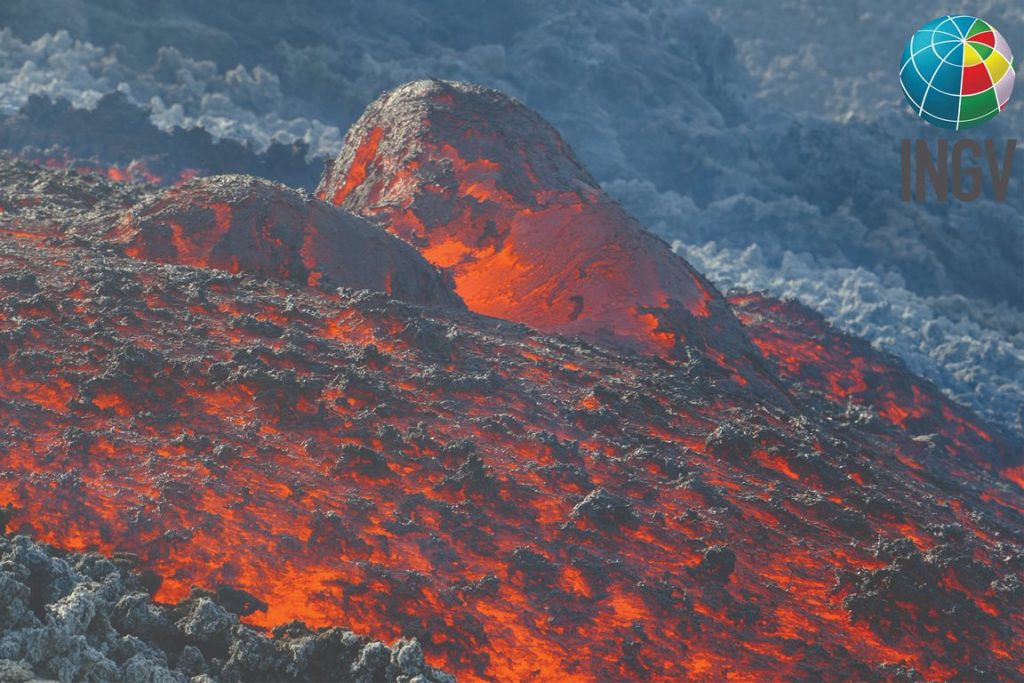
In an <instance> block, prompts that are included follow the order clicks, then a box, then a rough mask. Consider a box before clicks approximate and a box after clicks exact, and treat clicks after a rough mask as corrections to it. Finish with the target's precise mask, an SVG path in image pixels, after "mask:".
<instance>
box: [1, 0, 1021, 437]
mask: <svg viewBox="0 0 1024 683" xmlns="http://www.w3.org/2000/svg"><path fill="white" fill-rule="evenodd" d="M700 6H701V3H698V4H696V5H694V6H679V4H678V3H674V2H665V1H661V0H657V1H653V2H643V3H641V2H633V3H613V2H593V3H586V5H585V6H583V7H578V6H576V4H575V3H570V2H561V3H551V2H544V3H541V2H524V3H516V4H515V7H514V8H513V7H511V6H508V5H501V4H491V3H488V4H486V5H480V4H478V3H469V2H463V1H460V0H445V1H443V2H427V1H426V0H421V1H417V2H407V1H402V2H396V1H392V2H380V3H375V4H374V5H373V7H350V8H337V7H336V6H334V5H331V6H323V7H320V6H317V5H315V4H313V5H308V6H304V7H303V8H302V9H301V10H297V11H292V8H290V7H289V8H288V9H285V6H283V5H278V4H275V3H232V2H223V3H216V4H213V3H201V4H197V3H190V2H184V1H181V0H179V1H178V2H172V3H163V4H161V5H160V6H159V7H154V6H153V5H151V4H149V3H139V2H127V1H125V2H114V1H113V0H100V1H96V2H84V1H82V0H67V1H61V2H57V1H56V0H41V1H40V2H29V1H28V0H12V1H11V2H7V3H4V6H3V7H2V8H0V23H2V24H3V25H5V26H7V27H8V29H7V30H5V31H3V32H0V74H2V75H3V78H5V79H6V82H5V83H4V84H3V85H0V108H3V109H4V111H5V112H7V113H8V114H9V116H13V117H15V119H16V120H14V119H12V121H11V122H10V123H9V124H8V126H7V129H8V130H12V129H17V130H18V131H19V132H18V135H17V136H7V138H8V139H10V140H12V142H11V143H10V144H12V145H31V146H33V147H35V148H44V149H45V148H47V147H49V146H50V145H53V144H61V143H64V144H66V143H68V142H74V141H67V140H63V141H61V140H57V139H55V136H54V135H53V134H52V133H51V132H47V131H42V130H36V131H33V130H26V129H25V128H24V123H25V122H24V116H22V117H20V118H18V114H17V113H16V112H17V110H18V108H19V107H23V106H28V105H27V101H28V100H27V98H28V97H29V96H30V95H31V94H32V93H38V94H40V95H44V96H46V97H49V98H57V99H59V98H61V97H65V98H68V99H70V100H71V102H72V103H73V104H74V105H75V106H78V107H88V106H93V105H94V104H97V103H100V104H98V105H97V106H99V107H100V108H103V107H106V108H108V109H116V108H117V107H116V106H115V105H114V104H113V103H112V102H110V101H105V100H103V99H102V98H103V95H104V94H105V93H113V92H115V91H119V92H121V93H123V95H122V96H123V97H125V98H127V100H128V101H130V102H134V103H136V104H137V105H138V106H140V107H143V108H144V109H145V110H146V111H147V112H148V113H149V114H150V115H151V117H152V119H153V122H154V124H155V125H156V126H157V127H158V128H161V129H164V130H178V128H176V127H186V128H188V127H194V126H197V127H199V129H201V130H202V131H205V132H208V134H210V135H212V136H213V138H218V139H223V140H224V143H223V144H227V143H229V142H231V141H232V140H243V141H247V142H248V143H249V144H250V145H251V148H250V150H251V151H250V150H246V151H245V152H244V153H243V152H240V151H238V150H236V149H233V148H229V147H230V145H229V147H225V148H224V149H221V150H218V149H216V146H213V147H210V148H209V149H207V148H206V147H203V149H202V150H201V152H202V153H201V154H200V155H199V157H200V159H199V160H196V161H193V162H192V165H193V166H197V167H206V168H208V169H210V170H211V171H213V172H228V171H234V172H249V173H257V174H260V175H267V172H268V171H269V173H271V174H275V173H276V174H279V175H276V176H273V177H277V178H278V179H282V180H286V181H288V182H289V183H292V184H294V183H295V182H296V181H299V180H301V179H303V178H306V179H310V178H313V177H315V176H316V175H318V170H319V169H318V168H315V169H314V170H313V171H309V172H307V171H303V170H302V169H301V166H297V165H295V163H294V159H295V157H294V154H293V153H292V152H288V151H287V150H286V149H285V147H286V146H287V145H288V144H290V143H291V142H293V141H299V144H300V146H301V149H300V151H299V152H298V154H299V156H301V155H302V154H305V153H307V152H308V153H309V155H310V156H311V158H322V157H329V156H333V155H334V154H335V153H336V152H337V149H338V148H339V147H340V144H341V131H342V130H344V129H345V128H346V127H347V126H348V125H349V124H350V123H351V122H352V121H354V120H355V119H356V117H357V116H358V115H359V113H360V112H361V111H362V108H363V106H364V105H365V103H366V102H369V101H371V100H372V99H374V97H376V96H377V94H378V93H379V92H380V91H381V90H382V89H384V88H388V87H391V86H394V85H397V84H398V83H401V82H404V81H407V80H411V79H413V78H417V77H443V78H453V79H461V80H469V81H473V82H477V83H481V84H484V85H490V86H493V87H497V88H499V89H501V90H503V91H505V92H509V93H511V94H513V95H516V96H517V97H519V98H520V99H521V100H523V101H524V102H525V103H526V104H528V105H529V106H531V107H533V108H535V109H537V110H538V111H540V112H541V113H542V114H543V115H544V116H545V117H546V118H547V119H548V120H550V121H551V122H552V123H554V124H555V125H556V127H558V128H559V129H560V130H561V131H562V132H563V133H564V135H565V136H566V138H567V140H568V142H569V143H570V144H571V145H572V146H573V148H574V149H576V150H577V152H578V153H579V155H580V157H581V159H582V161H583V162H584V163H585V164H586V165H587V166H588V167H589V168H591V169H592V170H593V171H594V175H595V176H596V177H597V178H598V180H599V181H601V182H602V183H603V184H604V186H605V188H606V189H607V190H608V191H609V192H610V193H611V194H612V195H613V196H615V197H616V198H618V199H620V200H621V201H623V203H624V204H625V205H626V206H627V208H628V209H630V210H631V211H632V212H633V213H634V214H635V215H637V216H638V217H639V218H640V220H641V222H642V223H644V224H645V225H647V226H649V227H650V228H652V229H653V230H654V231H655V232H657V233H658V234H660V235H661V236H662V237H664V238H665V239H667V240H668V241H670V242H674V241H678V242H679V247H678V248H679V249H680V250H681V251H682V252H683V253H685V255H686V256H687V258H689V259H690V260H692V261H695V262H696V265H697V266H698V268H700V269H702V270H704V271H705V272H707V273H708V274H709V275H710V276H711V277H712V278H713V279H714V280H715V281H716V284H718V285H719V286H720V287H722V288H723V289H728V288H729V287H733V286H743V287H754V288H764V289H767V290H768V291H770V292H771V293H772V294H773V295H776V296H796V297H798V298H799V299H800V300H801V301H802V302H803V303H805V304H807V305H810V306H812V307H814V308H817V309H819V310H821V311H823V312H824V313H825V314H826V315H827V316H828V317H829V319H830V320H831V321H832V322H834V323H836V324H839V325H840V326H842V327H843V328H844V329H846V330H847V331H850V332H853V333H856V334H859V335H863V336H865V337H867V338H868V339H870V340H872V341H873V342H874V343H876V344H877V345H878V346H879V347H881V348H882V349H884V350H886V351H889V352H893V353H896V354H897V355H899V356H901V357H902V358H904V359H905V360H906V361H907V363H908V364H909V365H910V366H911V368H913V369H914V370H915V371H916V372H919V373H921V374H923V375H925V376H927V377H929V378H930V379H932V380H933V381H935V382H936V383H937V384H939V385H940V386H941V387H942V388H943V389H944V390H945V391H946V392H947V394H948V395H950V396H952V397H954V398H955V399H957V400H958V401H961V402H964V403H967V404H969V405H971V406H972V407H974V408H975V409H977V410H979V411H981V412H982V413H984V414H985V415H987V416H988V417H990V418H994V419H997V420H999V421H1000V422H1002V423H1003V424H1005V425H1008V426H1011V427H1015V428H1017V429H1020V428H1021V424H1020V410H1021V403H1022V396H1024V313H1022V310H1021V302H1022V301H1024V278H1022V277H1021V273H1022V270H1024V223H1022V222H1021V221H1020V216H1021V213H1022V210H1024V205H1022V203H1021V202H1022V201H1024V200H1022V199H1021V198H1022V197H1024V191H1022V181H1021V177H1022V176H1021V173H1020V172H1019V171H1018V172H1017V173H1016V174H1015V176H1016V177H1015V179H1014V181H1013V183H1012V184H1011V190H1010V199H1009V201H1008V202H1007V203H1006V204H1001V205H1000V204H995V203H993V202H991V201H980V202H977V203H974V204H968V205H957V204H954V205H938V204H934V203H929V204H925V205H905V204H903V203H901V202H900V201H899V200H898V197H897V196H896V193H897V191H898V169H899V166H898V157H897V151H898V140H899V139H900V138H902V137H925V138H929V139H934V136H935V134H934V132H933V131H929V130H928V129H927V127H926V126H925V125H924V124H922V123H921V122H919V121H917V120H916V119H915V118H914V117H912V116H910V115H909V114H908V113H907V112H905V111H903V110H902V106H903V105H902V101H901V99H900V94H899V90H898V84H897V81H896V74H895V67H893V68H892V69H890V70H886V65H888V64H889V61H892V62H895V61H897V60H898V56H899V53H900V51H901V49H902V41H903V40H904V34H909V33H910V32H911V31H912V30H913V29H914V28H915V27H917V26H918V25H920V24H921V23H922V22H924V21H926V20H927V19H929V18H930V16H927V15H929V14H930V13H932V12H934V11H935V10H933V9H931V7H930V6H929V5H927V4H926V3H922V2H913V3H900V4H899V5H898V6H894V5H891V3H883V2H880V1H874V2H866V1H862V2H857V3H847V4H844V5H843V6H842V7H838V6H831V5H827V4H822V3H810V2H806V1H796V0H795V1H794V2H788V3H784V4H783V5H782V6H780V7H778V8H776V9H774V10H773V11H771V12H767V13H765V12H763V11H762V10H761V8H753V7H752V6H751V5H749V4H744V3H741V2H736V3H724V4H723V3H715V4H714V6H710V5H709V4H708V3H703V6H704V7H706V9H707V11H708V12H709V13H710V15H711V17H712V18H713V21H712V20H709V19H708V16H707V15H706V14H704V12H703V10H702V9H700ZM971 7H973V8H974V11H977V12H978V13H980V14H983V15H984V16H986V17H987V18H989V19H991V20H992V21H994V22H996V23H997V25H998V26H999V27H1000V29H1001V30H1003V31H1004V33H1006V35H1007V38H1008V39H1009V40H1010V41H1011V44H1013V43H1014V42H1017V43H1019V42H1020V40H1021V38H1020V35H1021V33H1020V29H1019V28H1018V25H1017V23H1016V22H1018V21H1019V19H1020V9H1019V7H1017V6H1016V5H1015V4H1014V3H1011V2H1008V1H1006V0H989V1H987V2H985V3H983V4H981V5H975V4H972V5H971ZM60 30H66V31H67V32H68V33H59V31H60ZM794 34H795V35H794ZM733 39H735V40H736V43H735V44H734V42H733ZM76 41H87V42H76ZM1019 49H1024V48H1019ZM887 55H892V58H891V60H889V61H887V59H888V57H887ZM797 92H800V93H803V96H802V97H796V96H795V94H796V93H797ZM754 94H760V95H761V97H759V98H757V97H754ZM1020 100H1021V98H1019V97H1018V98H1017V101H1016V102H1014V103H1012V104H1011V108H1010V110H1008V111H1007V112H1006V113H1004V114H1003V115H1001V116H1000V117H999V118H997V119H996V121H994V122H993V123H991V124H989V125H988V126H987V127H986V128H985V135H988V136H992V137H995V138H1000V137H1008V136H1012V135H1013V134H1014V133H1015V131H1019V130H1020V129H1021V122H1022V120H1024V119H1022V113H1021V112H1022V106H1021V103H1020ZM34 106H35V107H36V108H37V111H38V110H45V109H46V105H45V103H44V102H43V101H39V102H37V103H36V104H35V105H34ZM53 106H55V107H56V108H57V109H59V110H62V108H66V106H67V105H66V104H58V105H53ZM808 112H811V113H808ZM820 113H827V114H829V116H830V118H822V117H820V116H818V115H817V114H820ZM55 116H58V114H57V113H54V114H46V116H43V117H40V118H41V119H44V118H52V117H55ZM61 116H65V117H67V114H62V115H61ZM86 118H87V117H86ZM101 120H102V119H101ZM75 125H76V127H77V126H81V128H82V130H87V129H88V126H89V125H99V124H96V123H95V122H92V123H88V122H87V123H81V122H78V121H77V120H76V123H75ZM135 125H136V126H138V125H140V124H135ZM143 127H145V126H143ZM48 130H52V127H50V129H48ZM107 130H109V126H108V127H107ZM167 135H170V133H168V134H167ZM174 135H177V136H182V133H181V132H180V131H179V132H177V133H174ZM0 137H3V136H0ZM56 137H59V136H56ZM98 137H101V138H102V136H98ZM135 137H136V138H138V139H140V140H143V142H140V143H137V144H134V146H135V147H137V148H140V149H142V150H144V151H146V152H147V153H148V154H150V155H152V156H154V157H159V158H161V159H163V162H162V163H169V162H168V159H170V160H171V161H173V162H174V163H178V164H179V165H180V164H181V163H183V162H184V159H181V158H179V157H175V155H174V145H171V144H169V143H166V142H161V141H160V139H159V135H155V133H154V132H153V131H151V130H147V132H146V133H145V134H141V135H138V136H135ZM274 140H278V141H280V143H281V144H279V145H278V146H277V147H270V148H268V145H271V144H272V143H273V141H274ZM75 144H83V143H82V142H81V141H79V142H75ZM210 144H211V145H212V144H213V143H212V138H211V142H210ZM282 145H284V146H285V147H282ZM71 146H74V145H71ZM194 147H195V146H194ZM17 149H20V147H17ZM196 149H198V147H196ZM263 149H267V150H268V152H267V153H268V154H270V153H272V154H275V155H277V157H276V158H277V161H276V162H275V163H273V164H269V163H267V162H266V161H264V160H263V159H264V157H263V156H261V155H260V154H258V153H257V152H258V151H259V150H263ZM89 151H90V153H93V152H95V151H96V150H95V147H91V148H89ZM99 151H102V150H99ZM246 155H249V156H246ZM232 157H237V158H236V159H235V160H232ZM157 163H161V162H157ZM170 165H173V164H170ZM316 165H317V164H315V162H314V166H316ZM259 167H263V170H260V168H259ZM1018 167H1020V164H1018ZM304 182H306V181H304ZM307 187H311V185H307ZM751 248H752V249H751ZM737 264H739V266H737ZM821 283H828V284H827V286H822V285H821Z"/></svg>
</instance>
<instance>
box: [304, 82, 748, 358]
mask: <svg viewBox="0 0 1024 683" xmlns="http://www.w3.org/2000/svg"><path fill="white" fill-rule="evenodd" d="M317 195H318V196H319V197H321V198H323V199H325V200H327V201H330V202H332V203H334V204H337V205H339V206H342V207H344V208H346V209H348V210H350V211H353V212H355V213H358V214H360V215H362V216H365V217H366V218H367V219H369V220H371V221H373V222H375V223H377V224H378V225H380V226H382V227H386V228H387V229H388V230H389V231H391V232H392V233H394V234H396V235H398V236H399V237H401V238H402V239H404V240H407V241H408V242H409V243H410V244H413V245H415V246H416V247H417V248H419V250H420V251H421V253H422V254H423V255H424V257H426V259H427V260H428V261H430V262H431V263H433V264H434V265H436V266H438V267H441V268H445V269H448V270H449V271H450V272H451V273H452V274H453V276H454V278H455V283H456V291H458V293H459V295H460V296H461V297H462V298H463V300H464V301H465V302H466V304H467V306H469V308H470V309H471V310H473V311H475V312H478V313H483V314H486V315H490V316H494V317H498V318H504V319H507V320H515V321H518V322H523V323H526V324H527V325H530V326H531V327H534V328H536V329H538V330H543V331H545V332H557V333H559V334H565V335H579V336H582V337H585V338H587V339H591V340H597V341H602V342H612V343H616V344H619V345H625V346H628V347H630V348H634V349H639V350H642V351H645V352H650V353H657V354H664V355H670V354H676V353H678V352H679V349H680V348H681V347H682V346H684V345H689V346H692V347H695V348H700V349H713V351H714V352H715V353H717V354H724V355H725V356H726V357H728V358H734V357H737V356H741V355H744V354H745V353H747V352H748V350H749V348H748V346H747V345H746V342H745V338H744V336H743V334H742V333H741V332H740V330H739V325H738V324H737V322H736V320H735V318H734V317H733V316H732V314H731V312H730V311H729V308H728V305H727V304H726V302H725V301H724V300H723V299H722V297H721V296H720V295H719V294H718V292H717V291H715V289H714V287H712V286H711V285H710V284H709V283H708V282H707V280H705V279H704V278H703V277H702V276H701V275H699V274H698V273H696V272H695V271H694V270H693V269H692V268H690V266H689V265H688V264H687V263H686V262H685V261H683V259H682V258H680V257H679V256H677V255H676V254H674V253H673V252H672V250H671V249H670V248H669V247H668V245H666V244H664V243H663V242H662V241H661V240H659V239H658V238H656V237H654V236H653V235H652V234H650V233H648V232H646V231H645V230H643V229H642V228H641V227H640V225H639V224H638V223H637V221H636V220H635V219H634V218H633V217H632V216H630V215H629V214H628V213H626V211H625V210H623V209H622V207H621V206H619V205H618V204H616V203H615V202H614V201H612V200H611V199H610V198H609V197H608V196H607V195H605V194H604V193H603V192H602V191H601V188H600V186H599V185H598V184H597V182H596V181H595V180H594V179H593V178H592V177H591V176H590V174H589V173H588V172H587V171H586V170H585V169H584V168H583V167H582V166H581V165H580V163H579V161H577V160H576V157H575V156H574V155H573V152H572V150H571V149H569V147H568V145H566V143H565V142H564V141H563V140H562V138H561V137H560V136H559V135H558V133H557V132H556V131H555V130H554V129H553V128H552V127H551V126H550V125H549V124H548V123H547V122H545V121H544V120H543V119H542V118H541V117H540V116H538V115H537V114H536V113H534V112H533V111H531V110H529V109H527V108H526V107H524V106H523V105H522V104H520V103H519V102H517V101H516V100H514V99H512V98H511V97H508V96H507V95H504V94H502V93H499V92H497V91H494V90H489V89H486V88H481V87H478V86H474V85H469V84H465V83H457V82H448V81H438V80H429V81H416V82H413V83H408V84H406V85H403V86H401V87H399V88H396V89H394V90H392V91H390V92H387V93H385V94H384V95H382V96H381V97H380V98H379V99H377V100H376V101H375V102H374V103H373V104H371V105H370V106H369V107H368V108H367V110H366V112H365V113H364V114H363V115H362V117H360V119H359V120H358V121H357V122H356V123H355V125H353V127H352V128H351V130H350V131H349V133H348V135H347V136H346V138H345V146H344V148H343V149H342V151H341V153H340V154H339V156H338V158H337V159H336V160H335V161H334V162H333V163H332V164H330V165H329V166H328V168H327V170H326V172H325V174H324V177H323V179H322V180H321V182H320V186H319V188H318V189H317Z"/></svg>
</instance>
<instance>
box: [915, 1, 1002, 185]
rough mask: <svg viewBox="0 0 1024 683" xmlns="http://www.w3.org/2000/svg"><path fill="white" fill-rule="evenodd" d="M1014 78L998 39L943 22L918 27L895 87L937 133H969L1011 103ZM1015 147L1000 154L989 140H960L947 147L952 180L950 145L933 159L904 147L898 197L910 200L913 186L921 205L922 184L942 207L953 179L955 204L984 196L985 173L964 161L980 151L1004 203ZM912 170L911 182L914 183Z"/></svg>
mask: <svg viewBox="0 0 1024 683" xmlns="http://www.w3.org/2000/svg"><path fill="white" fill-rule="evenodd" d="M1015 79H1016V74H1015V72H1014V60H1013V53H1012V51H1011V50H1010V46H1009V45H1008V44H1007V43H1006V40H1005V39H1004V38H1003V36H1002V34H1000V33H999V31H997V30H996V29H995V28H994V27H993V26H992V25H991V24H989V23H987V22H985V21H982V20H981V19H978V18H977V17H972V16H967V15H959V16H945V17H940V18H938V19H935V20H933V21H930V22H928V23H927V24H925V25H924V26H922V27H921V28H920V29H918V30H917V31H916V32H915V33H914V35H913V36H911V38H910V40H909V41H908V42H907V45H906V48H905V49H904V50H903V59H902V62H901V64H900V83H901V85H902V86H903V93H904V95H906V98H907V101H908V102H909V104H910V106H911V108H912V109H913V111H914V113H915V114H916V115H917V116H919V117H921V118H922V119H924V120H925V121H927V122H928V123H930V124H932V125H934V126H938V127H940V128H945V129H947V130H953V131H962V130H966V129H968V128H974V127H975V126H980V125H981V124H983V123H985V122H986V121H989V120H991V119H993V118H995V117H996V116H997V115H998V114H999V112H1001V111H1002V110H1003V109H1005V108H1006V104H1007V102H1009V101H1010V96H1011V95H1012V94H1013V85H1014V81H1015ZM1016 146H1017V141H1016V140H1008V141H1006V142H1005V143H1004V144H1002V145H999V146H998V147H1002V149H997V145H996V143H995V141H993V140H985V141H984V144H982V143H981V142H978V141H975V140H967V139H960V140H958V141H956V142H955V143H954V144H953V145H952V149H953V160H952V176H951V177H950V173H949V169H950V163H949V157H948V151H949V147H950V145H949V143H948V141H946V140H940V141H939V145H938V150H937V151H938V158H935V157H933V156H932V153H931V150H930V148H929V146H928V143H927V142H925V141H924V140H917V141H916V144H914V143H912V142H911V141H910V140H904V141H903V144H902V146H901V157H902V162H903V192H902V198H903V200H904V201H910V199H911V186H912V185H914V187H913V190H914V195H915V198H916V199H917V201H924V199H925V193H926V187H925V183H926V180H927V181H929V182H930V184H931V185H932V188H933V190H934V192H935V196H936V199H938V200H939V201H945V200H946V198H947V196H948V193H949V192H948V191H949V181H950V180H952V190H953V195H954V197H956V198H957V199H959V200H961V201H971V200H973V199H977V198H978V197H979V196H980V195H981V192H982V179H983V168H984V167H979V166H976V165H974V164H970V165H965V164H964V162H965V156H966V155H968V154H969V155H970V156H971V157H977V156H980V154H981V152H982V148H983V147H984V151H985V155H986V157H987V161H988V163H987V167H988V170H989V173H990V180H991V184H992V188H993V191H994V195H995V199H996V201H1003V200H1005V199H1006V192H1007V188H1008V187H1009V180H1010V174H1011V172H1012V167H1013V160H1014V151H1015V149H1016ZM1000 157H1001V158H1000ZM913 167H916V172H917V174H916V175H917V182H916V183H913V182H912V171H913V170H915V169H914V168H913ZM967 180H969V181H970V186H969V187H968V186H967V182H966V181H967Z"/></svg>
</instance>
